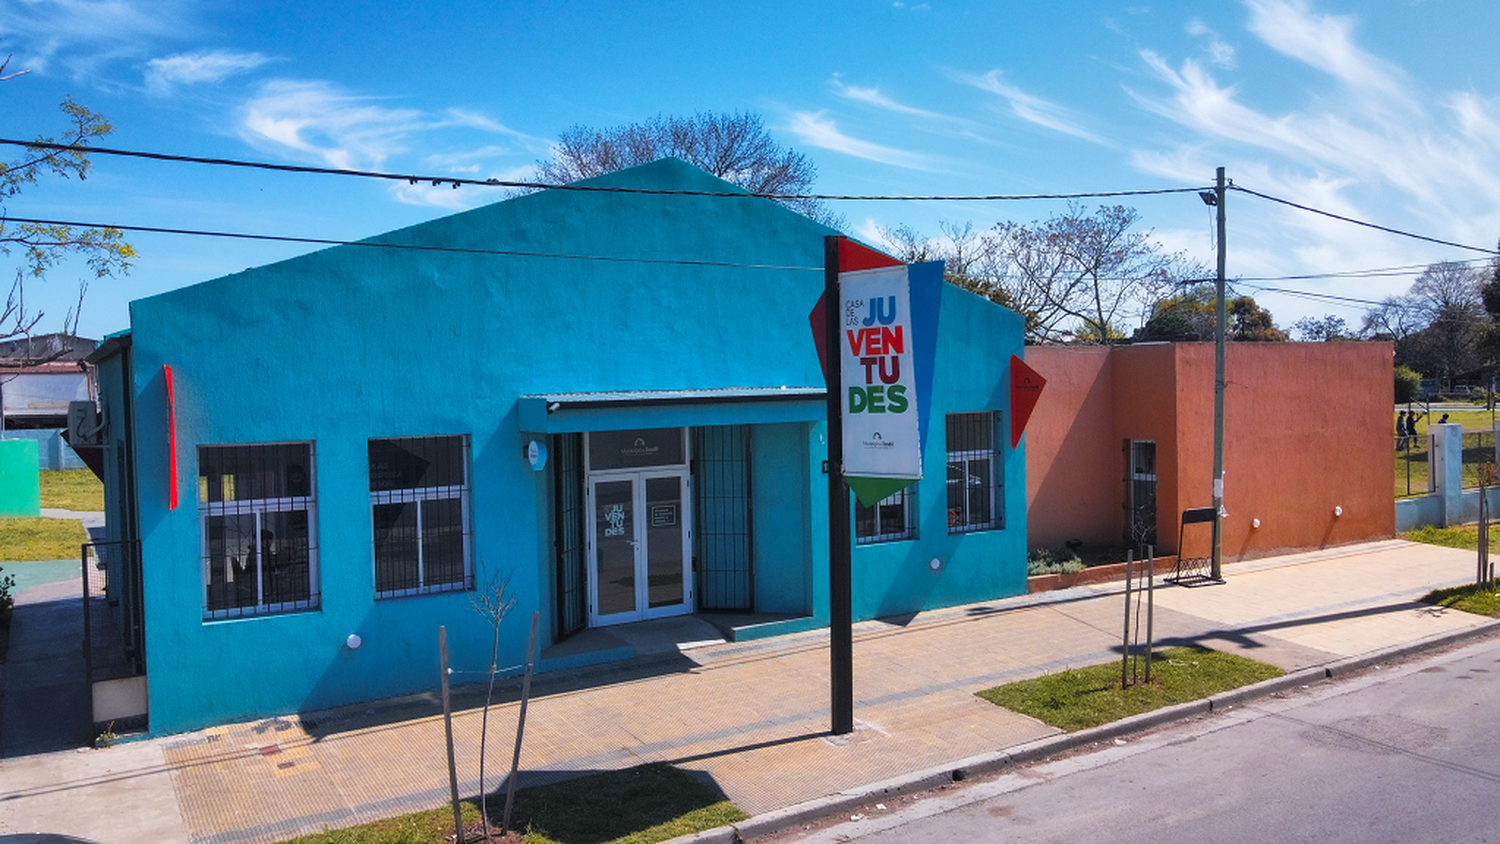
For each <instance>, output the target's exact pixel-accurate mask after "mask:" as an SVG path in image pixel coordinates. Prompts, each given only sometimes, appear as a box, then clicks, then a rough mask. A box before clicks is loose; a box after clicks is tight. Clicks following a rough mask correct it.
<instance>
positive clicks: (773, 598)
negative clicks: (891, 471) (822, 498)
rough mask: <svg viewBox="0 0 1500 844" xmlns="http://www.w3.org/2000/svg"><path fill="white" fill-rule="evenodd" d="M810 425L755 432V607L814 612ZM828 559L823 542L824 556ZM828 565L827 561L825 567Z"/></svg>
mask: <svg viewBox="0 0 1500 844" xmlns="http://www.w3.org/2000/svg"><path fill="white" fill-rule="evenodd" d="M809 428H811V425H806V424H797V423H789V424H784V425H757V426H755V428H754V430H753V432H752V433H751V436H750V478H751V484H752V486H751V488H750V495H751V512H752V513H754V530H755V533H754V537H753V543H752V547H753V548H754V553H755V584H754V587H755V610H756V612H768V613H797V614H804V615H811V614H812V610H813V604H812V582H811V580H810V579H809V577H808V573H809V572H810V571H811V570H812V565H813V559H814V558H813V554H812V549H811V548H809V547H808V546H807V544H806V536H807V531H808V528H809V527H810V522H811V514H812V513H811V510H810V508H809V507H808V506H807V504H808V500H809V489H808V486H809V483H810V481H811V479H810V478H809V477H808V474H807V461H808V442H807V439H808V430H809ZM827 558H828V554H827V548H826V546H824V554H823V557H822V559H824V560H826V559H827ZM824 567H825V568H826V565H825V566H824Z"/></svg>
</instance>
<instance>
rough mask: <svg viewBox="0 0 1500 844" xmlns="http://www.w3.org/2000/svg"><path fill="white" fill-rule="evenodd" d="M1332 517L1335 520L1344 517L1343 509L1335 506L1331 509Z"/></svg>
mask: <svg viewBox="0 0 1500 844" xmlns="http://www.w3.org/2000/svg"><path fill="white" fill-rule="evenodd" d="M1333 515H1334V517H1335V518H1337V517H1339V516H1342V515H1344V508H1343V507H1339V506H1337V505H1335V506H1334V508H1333Z"/></svg>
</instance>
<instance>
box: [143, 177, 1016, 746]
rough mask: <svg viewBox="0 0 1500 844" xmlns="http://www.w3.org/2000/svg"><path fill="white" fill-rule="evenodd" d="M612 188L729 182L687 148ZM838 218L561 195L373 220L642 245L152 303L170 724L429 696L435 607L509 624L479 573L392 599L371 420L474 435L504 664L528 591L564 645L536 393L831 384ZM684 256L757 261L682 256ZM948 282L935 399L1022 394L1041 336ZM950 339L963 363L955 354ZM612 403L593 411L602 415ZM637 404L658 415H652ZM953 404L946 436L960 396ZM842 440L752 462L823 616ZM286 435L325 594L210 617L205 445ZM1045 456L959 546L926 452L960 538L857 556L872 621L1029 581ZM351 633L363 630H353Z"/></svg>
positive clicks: (938, 465)
mask: <svg viewBox="0 0 1500 844" xmlns="http://www.w3.org/2000/svg"><path fill="white" fill-rule="evenodd" d="M595 183H597V184H605V185H636V186H649V187H659V188H682V189H707V190H713V191H723V190H732V189H733V188H731V187H730V186H728V185H727V184H726V183H723V182H720V181H718V180H716V179H713V178H712V177H709V176H707V175H706V174H704V173H702V172H701V171H697V170H695V169H693V168H691V167H689V166H687V165H685V164H683V163H681V162H677V161H672V160H667V161H661V162H656V163H654V164H650V165H646V166H644V167H640V168H635V169H633V170H629V171H623V172H620V173H616V174H611V175H609V176H606V177H602V178H601V179H598V180H595ZM829 233H831V232H830V231H829V230H828V229H826V228H824V227H822V226H820V225H818V224H816V223H813V222H811V221H809V220H807V219H806V218H803V217H801V216H798V215H796V214H794V213H792V212H789V211H787V210H785V209H783V208H781V207H780V206H777V205H775V204H774V203H770V202H767V201H764V200H759V199H751V198H746V199H744V200H737V199H724V198H715V197H685V196H662V195H643V194H601V193H585V192H566V191H549V192H543V193H538V194H532V195H530V196H526V197H521V198H518V199H515V200H511V201H508V202H502V203H497V204H494V205H489V206H484V207H481V208H478V209H475V210H473V211H469V212H465V213H462V214H457V215H454V216H451V217H446V218H443V219H440V220H435V221H433V222H430V223H426V224H423V225H420V226H415V227H412V228H409V229H404V230H401V231H397V232H392V233H389V234H386V235H382V236H380V237H378V238H374V239H373V241H374V242H379V243H403V244H442V245H445V246H451V247H459V248H468V249H481V250H506V251H511V252H533V253H549V254H561V255H575V256H614V257H633V258H637V259H644V260H643V261H638V262H620V261H604V260H586V259H583V258H543V257H535V256H526V255H515V254H512V255H504V256H500V255H484V254H473V253H440V252H431V251H414V250H390V249H379V248H367V247H359V246H347V247H336V248H333V249H328V250H324V251H322V252H317V253H313V254H310V255H306V256H303V257H300V258H295V259H292V260H288V261H284V262H281V263H278V264H273V265H270V266H266V267H260V268H257V269H253V270H248V271H246V272H243V273H236V274H234V275H231V276H226V277H224V278H221V279H217V280H214V281H210V282H205V283H203V284H199V285H196V286H193V287H189V288H184V289H181V290H177V291H173V292H170V293H166V294H162V295H160V296H155V297H152V298H149V299H144V300H140V301H137V302H135V303H133V304H132V306H131V327H132V338H133V343H134V346H133V351H132V355H133V358H132V373H133V378H134V380H133V387H134V394H133V397H134V399H135V418H136V421H137V425H136V447H135V458H136V460H137V473H136V478H137V491H138V494H139V499H140V505H139V506H140V522H141V534H142V541H143V554H144V560H145V577H146V596H147V597H146V618H147V636H148V641H147V648H148V653H149V656H150V665H149V676H150V690H151V692H150V694H151V724H152V729H153V731H155V732H174V731H179V730H186V729H192V728H196V727H200V726H204V725H207V724H211V723H218V722H224V721H229V720H234V719H241V718H251V717H257V716H262V715H268V714H272V713H283V712H288V711H294V710H305V709H313V708H319V707H324V706H329V705H335V704H340V703H346V702H351V701H358V700H364V699H370V698H376V697H383V696H390V695H397V694H403V693H408V692H414V691H425V690H430V689H432V688H434V687H435V685H436V681H437V629H438V626H439V625H446V626H447V627H448V635H449V644H450V651H451V657H450V658H451V663H452V664H453V666H454V667H455V668H456V669H458V670H460V671H463V670H478V669H481V668H482V667H483V666H485V665H486V664H487V663H488V660H489V631H488V628H487V627H486V625H485V623H484V622H483V621H482V620H481V619H480V618H479V617H478V616H476V615H475V614H474V613H473V612H472V611H471V610H470V609H469V595H468V594H465V593H446V594H436V595H423V596H414V597H407V598H399V599H391V600H380V601H376V600H374V599H373V593H374V575H373V566H372V562H371V526H370V512H369V490H368V466H367V450H366V449H367V441H368V439H369V438H371V437H388V436H421V435H433V434H468V435H469V436H470V437H471V438H472V469H471V476H472V492H471V513H472V530H473V542H472V546H473V558H474V560H475V564H476V580H478V581H479V582H481V583H483V582H484V581H485V580H486V579H487V578H488V577H490V576H491V575H494V574H504V573H510V574H511V577H512V579H511V586H512V589H513V590H514V592H515V593H516V595H517V597H518V599H519V602H518V605H517V609H516V611H515V612H513V614H512V616H511V617H510V618H508V619H507V620H506V622H505V626H504V628H503V630H502V644H501V648H502V652H501V654H500V662H501V664H502V665H504V664H515V663H518V662H520V661H521V659H522V656H523V651H524V648H525V641H526V632H527V627H528V625H529V617H530V611H531V610H532V609H533V608H538V609H540V611H541V613H542V622H541V630H542V631H543V636H544V637H545V638H544V642H543V645H544V646H545V645H546V644H548V643H549V641H550V635H551V631H552V630H554V629H555V619H554V618H553V613H554V607H555V597H554V594H553V589H552V584H551V580H550V579H551V576H552V566H553V561H552V559H551V550H552V549H551V544H550V514H549V512H548V508H549V507H550V500H551V499H550V496H549V488H548V483H549V481H548V473H535V472H533V471H532V470H531V469H530V467H529V466H528V465H527V464H526V462H525V461H524V459H522V456H521V450H522V446H523V444H524V443H525V441H526V440H528V439H530V438H532V435H531V434H527V433H523V431H522V427H521V425H520V423H519V420H518V411H517V407H518V398H519V397H520V396H523V395H528V394H539V393H549V392H568V391H576V392H581V391H602V390H663V389H710V388H723V387H747V386H783V385H784V386H789V387H820V386H821V385H822V377H821V373H820V372H819V370H818V364H817V356H816V353H815V352H814V349H813V345H812V340H811V337H810V332H809V329H808V323H807V313H808V311H809V310H810V308H811V307H812V305H813V303H814V302H815V301H816V299H817V297H818V296H819V294H820V292H821V290H822V285H823V275H822V261H823V243H822V239H823V236H824V235H825V234H829ZM677 259H689V260H693V261H708V262H721V263H725V264H734V265H739V266H709V265H703V264H696V265H685V264H677V263H669V262H670V261H672V260H677ZM650 261H662V263H651V262H650ZM746 265H757V266H746ZM944 297H945V298H944V313H943V317H942V319H943V329H944V331H945V337H946V336H947V334H946V332H949V331H950V330H951V331H953V332H966V331H976V332H982V333H976V334H972V335H967V336H959V335H958V334H956V333H955V335H954V336H953V337H952V338H951V339H945V340H944V342H943V344H942V345H941V347H940V362H939V371H940V377H939V380H938V382H937V385H936V389H935V394H937V395H942V394H943V392H944V391H945V390H946V391H949V392H951V394H952V396H953V402H952V404H953V405H954V409H958V410H977V409H982V408H984V407H1003V406H1004V402H1003V396H1004V395H1005V392H1004V386H1005V385H1004V380H1003V376H1004V366H1005V364H1004V361H1005V359H1006V358H1007V356H1008V355H1009V354H1011V353H1012V352H1019V350H1020V342H1021V341H1020V336H1021V335H1020V323H1019V319H1018V318H1016V317H1014V315H1012V314H1009V312H1006V311H1004V310H1003V309H1000V308H998V307H995V306H993V305H991V304H989V303H986V302H983V301H981V300H979V299H977V298H975V297H971V296H968V294H963V293H961V292H959V291H957V290H952V289H950V290H946V291H945V293H944ZM976 338H983V340H982V341H980V340H976ZM976 346H978V347H981V348H978V349H976ZM950 358H951V359H952V360H953V361H955V363H956V366H955V371H953V372H951V373H948V374H941V373H942V370H943V363H942V361H944V360H948V359H950ZM164 364H166V365H170V366H171V367H172V370H173V374H174V386H175V399H176V403H175V408H176V430H177V461H178V472H177V477H176V478H175V482H176V483H177V485H178V489H179V491H180V495H181V503H180V505H179V506H178V508H177V509H176V510H169V509H168V508H167V490H168V484H169V483H171V482H172V481H173V480H174V479H173V478H170V477H168V470H167V467H168V465H169V464H168V449H167V438H166V432H167V419H166V411H167V403H166V393H165V384H164V380H163V375H162V366H163V365H164ZM944 401H947V400H946V399H945V400H944ZM934 411H935V412H937V413H941V412H942V410H941V407H939V408H935V409H934ZM605 417H607V414H605ZM605 417H599V418H598V419H591V424H592V425H595V426H596V427H597V428H600V429H603V428H607V427H609V426H608V424H607V423H608V419H607V418H605ZM690 417H691V411H690V410H687V409H685V410H683V411H677V412H674V411H672V410H661V411H659V412H656V413H654V414H653V415H652V417H651V418H652V419H653V420H654V421H655V423H656V424H659V425H661V426H668V425H678V424H692V423H690V422H688V421H686V420H687V419H688V418H690ZM630 418H631V419H632V425H634V424H638V423H639V419H640V416H639V413H634V414H632V415H631V417H630ZM934 418H935V420H936V421H935V422H934V430H935V431H937V432H938V433H939V434H940V433H941V430H942V428H941V417H940V416H937V417H934ZM743 421H750V420H743ZM823 436H824V432H823V425H822V423H810V422H781V423H777V424H768V425H759V426H757V428H756V431H755V436H754V442H755V443H756V445H755V447H754V450H753V455H752V461H753V472H754V480H753V483H754V496H755V502H756V512H755V522H756V524H755V534H756V541H757V545H756V571H757V584H756V587H757V590H758V591H757V602H758V607H759V608H761V609H767V610H770V609H773V608H775V609H780V608H783V607H784V608H785V611H788V612H805V611H807V609H808V608H809V607H810V608H811V610H812V612H813V615H814V617H815V618H817V619H819V620H820V621H825V622H826V620H827V614H828V609H827V607H828V587H827V564H826V554H827V552H826V549H827V531H826V524H825V519H823V518H822V515H821V514H823V513H825V512H826V510H827V505H826V501H827V498H826V479H825V476H824V475H823V474H822V473H821V461H822V459H823V452H824V449H825V446H824V445H823ZM284 441H311V442H312V443H313V444H314V448H315V475H314V480H315V487H314V488H315V493H316V502H317V503H316V506H317V513H316V521H315V524H316V531H317V544H318V572H319V574H318V578H317V585H318V587H319V591H320V593H321V606H320V607H319V608H318V609H317V610H315V611H309V612H297V613H287V614H280V615H269V616H260V617H252V618H243V619H236V620H227V621H207V622H206V621H204V620H203V618H202V603H203V598H202V589H203V588H202V573H201V562H200V534H201V531H200V527H199V515H198V508H197V501H196V497H197V471H198V452H197V448H198V446H200V445H204V444H233V443H256V442H284ZM1023 462H1024V461H1022V460H1020V455H1019V453H1018V454H1016V455H1010V454H1007V460H1006V466H1007V502H1008V506H1007V520H1008V522H1007V529H1006V531H1003V532H998V533H996V534H994V535H987V536H969V537H963V538H961V539H953V540H948V539H946V538H945V530H943V529H935V528H934V529H929V523H931V524H937V522H935V521H934V520H935V519H939V516H938V515H936V514H937V513H939V512H940V511H941V504H942V497H941V494H940V491H941V489H942V481H941V479H942V478H943V476H944V466H943V457H942V453H941V448H940V447H938V450H937V451H934V449H933V447H932V446H931V445H929V448H928V453H927V455H926V458H925V464H924V467H925V469H924V471H926V472H927V473H928V475H929V477H930V478H931V479H933V480H931V481H924V485H925V484H928V483H931V484H935V487H934V488H935V489H936V490H938V491H939V492H934V493H929V492H927V491H926V490H925V489H924V491H923V493H922V501H923V502H924V505H923V506H924V508H928V507H931V512H930V513H926V514H925V515H924V526H923V529H924V532H923V540H922V543H921V545H922V546H923V548H924V549H925V548H926V546H927V545H928V543H929V540H931V541H933V542H934V543H935V544H934V545H933V547H934V548H936V549H937V550H936V551H932V550H922V551H921V552H920V553H918V552H917V551H916V550H914V549H915V547H916V546H914V545H912V544H910V543H900V544H899V545H904V546H907V547H904V548H903V547H898V546H889V547H881V548H870V549H867V548H861V549H859V550H858V551H857V552H856V557H855V570H856V585H857V586H856V588H857V591H858V594H857V596H856V612H857V613H859V615H860V617H868V616H869V615H871V614H874V613H877V612H885V611H887V610H889V609H892V608H895V609H897V610H900V609H902V608H905V607H906V606H907V605H909V604H911V603H912V600H913V598H916V599H918V600H920V601H921V602H922V605H923V606H932V605H936V604H937V603H939V602H945V601H946V602H947V603H957V602H961V601H964V600H980V599H983V598H988V597H993V596H995V595H998V594H1007V593H1009V594H1014V593H1018V592H1020V591H1024V588H1025V572H1024V565H1025V564H1024V549H1025V542H1024V518H1025V517H1024V501H1022V500H1021V499H1022V498H1023V496H1024V481H1023V479H1022V476H1021V474H1020V471H1021V470H1020V466H1021V465H1022V464H1023ZM924 512H925V510H924ZM934 553H938V554H940V555H941V556H944V557H950V556H951V557H952V559H953V562H952V564H951V565H950V566H948V567H946V568H945V569H944V570H943V571H941V572H939V573H938V574H937V575H933V574H932V573H931V572H930V571H928V570H927V569H926V560H927V559H928V558H929V557H931V556H933V554H934ZM1007 554H1009V555H1010V558H1007V557H1006V555H1007ZM917 562H920V563H921V566H920V571H918V566H917V565H916V563H917ZM903 596H904V597H903ZM350 633H358V634H359V635H360V636H361V637H362V639H363V641H364V645H363V647H361V648H360V649H358V650H354V651H351V650H350V649H348V648H347V647H346V646H345V645H344V641H345V638H346V637H347V636H348V634H350Z"/></svg>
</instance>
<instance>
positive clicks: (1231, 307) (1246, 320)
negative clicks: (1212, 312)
mask: <svg viewBox="0 0 1500 844" xmlns="http://www.w3.org/2000/svg"><path fill="white" fill-rule="evenodd" d="M1225 309H1226V311H1227V312H1228V314H1227V315H1228V318H1229V323H1230V336H1229V339H1231V340H1234V341H1236V342H1241V343H1254V342H1277V343H1279V342H1285V341H1286V332H1285V331H1282V330H1281V329H1279V328H1277V327H1276V321H1275V320H1274V319H1272V318H1271V312H1270V311H1268V310H1266V309H1265V308H1262V307H1261V306H1260V305H1257V304H1256V303H1255V300H1254V299H1253V298H1251V297H1249V296H1236V297H1234V298H1233V299H1232V300H1230V301H1228V302H1226V303H1225Z"/></svg>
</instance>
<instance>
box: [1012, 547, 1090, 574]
mask: <svg viewBox="0 0 1500 844" xmlns="http://www.w3.org/2000/svg"><path fill="white" fill-rule="evenodd" d="M1078 571H1083V560H1080V559H1079V558H1078V555H1077V554H1074V553H1073V552H1072V551H1069V550H1066V549H1059V550H1056V551H1054V550H1053V549H1051V548H1033V549H1031V554H1030V555H1029V556H1028V557H1027V558H1026V575H1027V576H1028V577H1035V576H1037V575H1039V574H1072V573H1074V572H1078Z"/></svg>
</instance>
